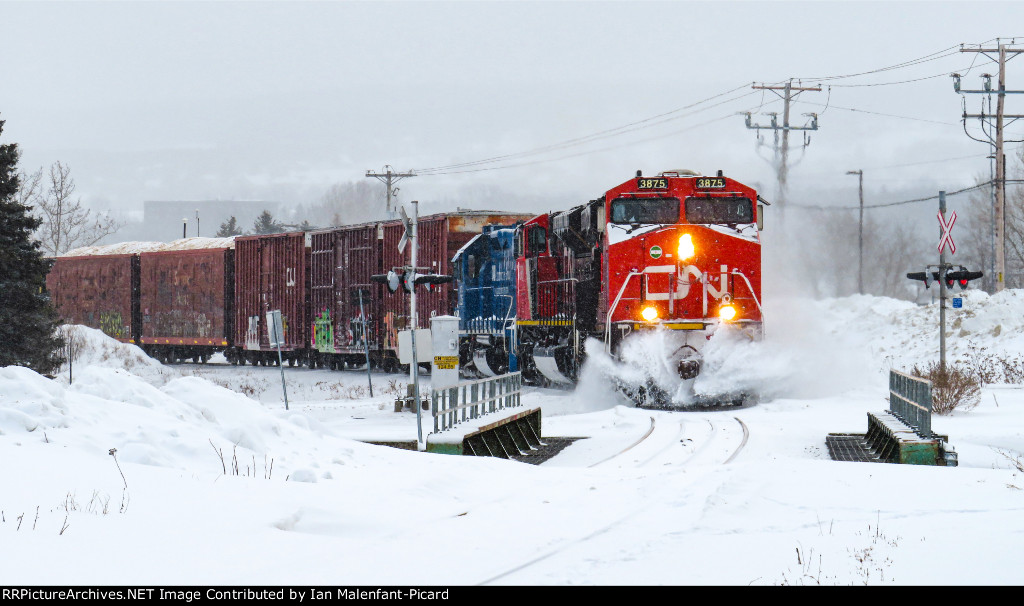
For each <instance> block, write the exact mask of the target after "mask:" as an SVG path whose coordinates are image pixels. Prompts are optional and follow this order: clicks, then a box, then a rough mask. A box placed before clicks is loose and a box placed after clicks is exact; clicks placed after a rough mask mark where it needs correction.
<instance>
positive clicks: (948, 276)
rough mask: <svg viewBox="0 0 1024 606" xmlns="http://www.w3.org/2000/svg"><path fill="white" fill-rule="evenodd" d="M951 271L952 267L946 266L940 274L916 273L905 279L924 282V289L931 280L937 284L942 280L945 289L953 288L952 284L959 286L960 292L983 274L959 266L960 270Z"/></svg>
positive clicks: (938, 272)
mask: <svg viewBox="0 0 1024 606" xmlns="http://www.w3.org/2000/svg"><path fill="white" fill-rule="evenodd" d="M952 270H953V267H952V266H951V265H947V266H946V268H945V270H944V271H941V272H940V271H930V272H929V271H917V272H910V273H908V274H907V277H908V278H910V279H911V280H921V281H922V282H924V287H925V288H928V287H929V282H930V281H931V280H934V281H936V282H938V281H939V280H942V281H944V282H945V283H946V287H947V288H953V285H954V284H959V285H960V290H965V289H966V288H967V285H968V283H969V282H970V281H971V280H977V279H978V278H980V277H982V276H983V275H984V272H980V271H969V270H968V269H967V268H966V267H964V266H963V265H961V266H960V269H958V270H956V271H952Z"/></svg>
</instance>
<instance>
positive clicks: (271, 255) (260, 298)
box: [227, 232, 309, 364]
mask: <svg viewBox="0 0 1024 606" xmlns="http://www.w3.org/2000/svg"><path fill="white" fill-rule="evenodd" d="M308 263H309V246H308V244H307V237H306V234H305V232H292V233H285V234H271V235H262V236H245V237H239V238H236V239H235V330H234V347H233V348H232V349H231V350H229V352H228V353H227V357H228V359H229V360H230V361H232V362H242V363H244V362H245V361H249V362H252V363H262V364H267V363H272V362H276V360H277V348H276V347H271V346H270V339H269V336H268V333H267V318H266V314H267V312H269V311H274V310H280V311H281V315H282V316H283V320H284V343H283V344H282V345H281V352H282V354H283V357H284V359H285V360H288V362H289V363H290V364H294V363H295V362H302V361H304V360H305V356H306V353H307V346H308V343H309V337H308V332H309V329H308V326H309V321H308V320H309V319H308V318H307V317H306V312H307V307H308V303H309V299H308V293H309V278H308V272H307V266H308Z"/></svg>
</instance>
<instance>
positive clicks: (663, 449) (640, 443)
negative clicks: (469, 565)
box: [478, 415, 750, 585]
mask: <svg viewBox="0 0 1024 606" xmlns="http://www.w3.org/2000/svg"><path fill="white" fill-rule="evenodd" d="M687 416H688V418H690V417H689V415H687ZM662 419H663V420H667V419H668V417H662ZM733 419H734V420H735V421H736V423H738V424H739V426H740V429H741V430H742V433H743V437H742V439H741V441H740V443H739V445H737V446H736V447H735V448H734V449H732V450H731V451H729V450H726V454H727V455H728V456H727V457H726V458H725V459H724V460H721V454H722V453H721V450H720V449H719V450H716V449H714V448H713V447H712V445H713V444H717V443H718V441H719V438H720V437H721V436H720V434H722V433H724V432H723V431H722V430H723V429H724V428H723V427H722V426H721V425H716V424H715V422H714V421H712V420H711V419H702V421H704V422H706V423H707V425H708V431H707V434H705V435H706V436H707V437H706V439H705V440H704V441H703V442H702V443H700V444H697V445H696V446H695V448H694V449H693V451H692V452H690V453H689V454H688V455H687V458H686V459H685V460H684V461H682V462H680V463H678V464H677V465H678V466H680V467H682V466H686V465H690V464H692V463H694V462H695V461H702V460H703V457H707V456H713V455H718V456H717V457H716V458H717V459H718V460H719V461H720V462H719V465H726V464H728V463H731V462H732V461H734V460H735V459H736V457H737V456H738V455H739V454H740V452H741V451H742V450H743V448H744V447H745V446H746V445H747V440H748V439H749V437H750V430H749V429H748V428H747V425H746V423H744V422H743V421H742V419H740V418H739V417H733ZM672 422H675V423H677V424H678V426H677V427H678V428H677V429H676V430H675V431H674V432H673V431H672V429H673V428H672V426H671V425H672V423H671V422H670V423H669V425H670V427H669V429H668V430H667V433H674V436H675V438H674V439H673V440H671V441H670V442H668V443H653V444H652V443H650V442H648V440H651V439H652V436H654V435H655V434H656V433H660V434H661V435H664V433H665V432H659V431H657V430H658V422H657V420H656V419H655V417H653V416H652V417H651V425H650V427H649V428H648V429H647V432H646V433H644V435H643V436H641V437H640V439H639V440H637V441H636V442H633V443H632V444H630V445H629V446H627V447H625V448H623V449H622V450H620V451H619V452H617V453H615V454H614V455H612V456H610V457H608V458H605V459H602V460H600V461H598V462H596V463H593V464H591V465H588V468H594V467H597V466H599V465H604V464H606V463H610V462H613V461H616V460H619V461H624V460H626V459H627V458H628V457H630V456H632V457H634V458H633V459H632V460H631V463H632V464H634V465H635V466H637V467H645V466H647V465H649V464H650V463H652V462H653V461H655V460H657V459H659V458H660V457H661V456H662V455H664V454H665V453H667V452H670V451H671V450H672V449H673V447H674V446H679V445H680V444H682V443H683V442H684V441H683V440H680V436H682V435H685V433H686V430H687V427H688V425H691V424H692V425H699V426H701V430H702V431H703V430H704V428H703V424H702V423H693V421H687V420H678V419H675V418H673V419H672ZM648 445H649V446H650V448H649V449H650V450H653V451H654V452H653V454H643V453H641V456H640V457H639V458H636V455H637V454H638V451H640V450H641V449H643V448H645V447H646V446H648ZM666 464H670V463H666ZM648 507H649V505H645V506H643V507H641V508H639V509H636V510H634V511H631V512H629V513H627V514H626V515H623V516H620V517H619V518H616V519H615V520H614V521H612V522H610V523H608V524H605V525H603V526H601V527H600V528H598V529H596V530H594V531H593V532H591V533H589V534H587V535H584V536H582V537H578V538H575V539H570V540H567V541H565V542H563V543H561V544H559V545H557V546H556V547H554V548H553V549H550V550H548V551H546V552H545V553H543V554H541V555H540V556H537V557H535V558H532V559H530V560H528V561H526V562H523V563H522V564H519V565H518V566H516V567H514V568H510V569H508V570H505V571H504V572H501V573H500V574H497V575H495V576H492V577H490V578H488V579H485V580H483V581H481V582H480V583H478V585H487V584H490V583H494V582H496V581H499V580H501V579H503V578H505V577H507V576H509V575H512V574H515V573H517V572H520V571H522V570H525V569H527V568H530V567H531V566H534V565H536V564H539V563H540V562H543V561H544V560H547V559H548V558H550V557H552V556H555V555H558V554H560V553H562V552H564V551H565V550H566V549H569V548H570V547H573V546H574V545H579V544H581V543H585V542H587V541H589V540H591V539H593V538H595V537H598V536H600V535H602V534H604V533H606V532H608V531H609V530H611V529H612V528H614V527H616V526H618V525H619V524H621V523H622V522H624V521H626V520H628V519H629V518H631V517H633V516H635V515H638V514H640V513H641V512H643V511H644V510H646V509H647V508H648Z"/></svg>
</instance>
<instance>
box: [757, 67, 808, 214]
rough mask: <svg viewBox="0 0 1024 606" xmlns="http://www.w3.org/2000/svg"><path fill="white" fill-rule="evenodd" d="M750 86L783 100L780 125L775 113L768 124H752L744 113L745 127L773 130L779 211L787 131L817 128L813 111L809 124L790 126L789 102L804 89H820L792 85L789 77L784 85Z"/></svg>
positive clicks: (784, 178) (786, 165)
mask: <svg viewBox="0 0 1024 606" xmlns="http://www.w3.org/2000/svg"><path fill="white" fill-rule="evenodd" d="M752 88H753V89H754V90H768V91H771V92H773V93H775V94H776V95H779V97H780V98H781V99H782V101H783V110H782V125H781V126H780V125H779V123H778V120H777V119H776V115H775V114H772V122H771V124H770V125H761V124H753V123H752V122H751V116H750V113H749V112H748V113H747V114H746V116H747V119H746V125H747V128H749V129H752V130H771V131H774V132H775V145H774V150H775V162H776V165H775V170H776V174H777V178H778V182H779V198H778V202H779V210H780V211H781V210H785V199H786V190H787V183H788V180H789V131H791V130H803V131H808V130H818V115H817V114H814V113H812V114H810V116H811V124H810V125H809V126H792V125H790V123H789V106H790V102H791V101H792V100H793V99H795V98H796V96H797V95H799V94H800V93H802V92H804V91H818V92H820V91H821V87H820V86H793V80H792V79H790V80H788V81H787V82H786V83H785V84H784V85H773V86H766V85H764V84H761V85H753V86H752ZM779 91H782V93H781V94H780V93H779ZM780 132H781V133H782V134H781V139H782V141H781V144H780V142H779V138H780V135H779V133H780ZM804 147H807V143H806V142H805V144H804Z"/></svg>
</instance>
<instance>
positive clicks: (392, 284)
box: [370, 270, 455, 293]
mask: <svg viewBox="0 0 1024 606" xmlns="http://www.w3.org/2000/svg"><path fill="white" fill-rule="evenodd" d="M370 280H371V281H373V282H378V283H381V284H385V285H386V286H387V287H388V291H389V292H392V293H395V292H398V289H399V288H401V289H402V290H404V291H405V292H412V289H413V288H414V287H415V286H416V285H417V284H429V285H435V284H447V283H449V282H452V281H454V280H455V278H454V277H452V276H441V275H437V274H418V273H416V272H413V271H404V270H403V271H394V270H391V271H389V272H388V273H386V274H377V275H374V276H370Z"/></svg>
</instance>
